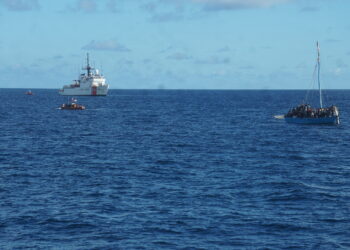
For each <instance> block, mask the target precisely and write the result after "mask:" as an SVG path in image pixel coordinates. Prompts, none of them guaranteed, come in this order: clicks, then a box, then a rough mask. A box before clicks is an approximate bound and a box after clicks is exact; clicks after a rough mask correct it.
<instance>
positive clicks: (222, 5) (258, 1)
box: [191, 0, 290, 10]
mask: <svg viewBox="0 0 350 250" xmlns="http://www.w3.org/2000/svg"><path fill="white" fill-rule="evenodd" d="M191 1H192V2H195V3H202V4H205V9H206V10H224V9H243V8H262V7H270V6H273V5H276V4H281V3H286V2H289V1H290V0H191Z"/></svg>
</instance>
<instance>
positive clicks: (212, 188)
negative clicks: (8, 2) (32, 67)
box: [0, 89, 350, 249]
mask: <svg viewBox="0 0 350 250" xmlns="http://www.w3.org/2000/svg"><path fill="white" fill-rule="evenodd" d="M24 92H25V90H23V89H0V98H1V106H0V135H1V138H0V248H1V249H22V248H23V249H24V248H32V249H57V248H58V249H349V248H350V91H340V90H339V91H335V90H333V91H330V92H329V94H328V96H329V97H330V99H329V100H330V102H331V104H336V105H337V106H338V107H339V109H340V112H341V124H340V125H339V126H307V125H296V124H286V123H285V122H284V121H283V120H277V119H274V118H273V116H274V115H279V114H283V113H286V112H287V111H288V109H289V108H291V105H296V104H299V103H298V101H299V100H301V99H302V97H303V96H304V92H303V91H269V90H265V91H194V90H191V91H185V90H182V91H180V90H179V91H177V90H112V91H110V94H109V95H108V96H107V97H78V102H79V103H81V104H83V105H85V106H86V107H87V109H86V110H84V111H68V110H59V109H57V108H58V107H59V106H60V105H61V104H62V103H64V102H66V101H67V98H66V97H62V96H59V95H58V94H57V91H56V90H34V91H33V92H34V95H33V96H27V95H25V94H24Z"/></svg>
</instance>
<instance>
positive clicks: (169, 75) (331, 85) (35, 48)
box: [0, 0, 350, 89]
mask: <svg viewBox="0 0 350 250" xmlns="http://www.w3.org/2000/svg"><path fill="white" fill-rule="evenodd" d="M349 12H350V1H349V0H60V1H53V0H0V29H1V35H0V88H54V89H58V88H61V87H62V86H63V85H64V84H69V83H71V82H72V81H73V80H74V79H77V78H78V75H79V74H80V72H81V68H82V66H83V65H84V62H85V59H86V53H89V54H90V60H91V62H92V64H93V66H95V67H96V68H98V69H100V71H101V72H102V73H103V74H104V76H105V77H106V80H107V83H109V84H110V87H111V88H112V89H307V88H310V86H311V85H312V79H313V70H314V65H315V63H316V56H317V51H316V41H319V43H320V49H321V84H322V86H323V88H328V89H348V88H350V18H349V17H348V15H349Z"/></svg>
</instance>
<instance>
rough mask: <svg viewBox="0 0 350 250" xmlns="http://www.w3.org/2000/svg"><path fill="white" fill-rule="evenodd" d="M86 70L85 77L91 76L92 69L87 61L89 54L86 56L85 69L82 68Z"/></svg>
mask: <svg viewBox="0 0 350 250" xmlns="http://www.w3.org/2000/svg"><path fill="white" fill-rule="evenodd" d="M83 69H86V70H87V75H88V76H90V75H91V70H92V69H93V68H92V67H90V61H89V53H87V54H86V67H85V68H83Z"/></svg>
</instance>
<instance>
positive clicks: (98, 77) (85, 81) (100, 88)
mask: <svg viewBox="0 0 350 250" xmlns="http://www.w3.org/2000/svg"><path fill="white" fill-rule="evenodd" d="M86 62H87V63H86V67H85V68H83V69H84V70H86V71H87V73H83V74H80V76H79V79H78V80H74V83H72V84H70V85H64V86H63V88H62V89H60V90H59V94H60V95H73V96H78V95H87V96H106V95H107V93H108V88H109V85H108V84H107V83H106V79H105V78H104V76H103V75H102V74H100V72H99V70H98V69H94V68H92V67H91V66H90V62H89V53H88V54H87V58H86Z"/></svg>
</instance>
